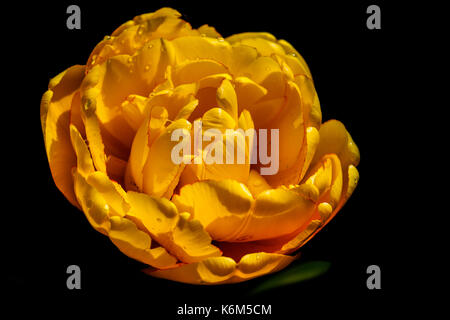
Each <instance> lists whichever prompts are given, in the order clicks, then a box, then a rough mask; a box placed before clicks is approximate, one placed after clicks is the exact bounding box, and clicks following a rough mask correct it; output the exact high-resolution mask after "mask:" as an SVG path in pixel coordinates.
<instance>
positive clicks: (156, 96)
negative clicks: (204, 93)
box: [146, 83, 197, 120]
mask: <svg viewBox="0 0 450 320" xmlns="http://www.w3.org/2000/svg"><path fill="white" fill-rule="evenodd" d="M196 92H197V85H196V84H195V83H193V84H184V85H179V86H177V87H176V88H173V89H165V90H161V91H159V92H156V93H152V94H150V97H149V98H148V102H147V105H146V110H147V112H148V111H149V110H151V109H152V108H153V107H156V106H159V107H164V108H165V109H166V110H167V112H168V118H169V119H171V120H175V118H176V117H177V115H178V114H179V113H180V112H181V110H182V109H183V108H184V107H185V106H186V105H187V104H189V103H191V102H193V101H194V100H196V98H195V94H196ZM194 109H195V108H194ZM191 113H192V111H191Z"/></svg>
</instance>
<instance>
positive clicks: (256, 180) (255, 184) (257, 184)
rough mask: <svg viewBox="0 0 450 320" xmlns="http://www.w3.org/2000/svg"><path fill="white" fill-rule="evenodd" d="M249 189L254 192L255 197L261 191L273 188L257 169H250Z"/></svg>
mask: <svg viewBox="0 0 450 320" xmlns="http://www.w3.org/2000/svg"><path fill="white" fill-rule="evenodd" d="M247 187H248V190H250V192H251V193H252V195H253V197H256V196H257V195H258V194H260V193H261V192H264V191H267V190H270V189H272V187H271V186H270V185H269V184H268V183H267V181H266V179H264V177H263V176H262V175H260V174H259V173H258V171H256V170H250V174H249V175H248V181H247Z"/></svg>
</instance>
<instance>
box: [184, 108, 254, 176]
mask: <svg viewBox="0 0 450 320" xmlns="http://www.w3.org/2000/svg"><path fill="white" fill-rule="evenodd" d="M242 114H244V115H245V114H247V116H245V119H246V120H245V121H244V120H241V122H242V123H243V124H245V125H246V126H247V128H251V126H252V125H253V123H252V121H251V116H250V114H248V112H246V113H241V115H242ZM242 119H243V118H242ZM237 123H239V120H238V121H235V119H234V118H232V117H231V115H230V114H229V113H228V112H227V111H225V110H224V109H222V108H212V109H210V110H208V111H207V112H206V113H205V114H204V115H203V118H202V137H200V138H202V139H203V142H202V144H201V147H202V149H200V144H198V150H196V152H195V153H194V160H193V163H191V164H188V165H187V167H190V169H189V170H190V171H189V172H190V173H194V174H195V176H196V177H197V179H198V180H207V179H214V180H221V179H234V180H237V181H239V182H246V181H247V179H248V174H249V170H250V161H249V150H248V141H249V138H248V137H249V135H248V134H247V135H246V132H245V131H243V130H244V128H241V129H243V130H235V129H236V125H237ZM194 128H195V126H194ZM247 128H245V129H247ZM194 131H195V129H194ZM250 133H251V134H253V132H250ZM195 134H196V133H195V132H194V138H195ZM197 134H200V133H197ZM207 139H209V140H208V141H207ZM193 145H194V148H195V143H193Z"/></svg>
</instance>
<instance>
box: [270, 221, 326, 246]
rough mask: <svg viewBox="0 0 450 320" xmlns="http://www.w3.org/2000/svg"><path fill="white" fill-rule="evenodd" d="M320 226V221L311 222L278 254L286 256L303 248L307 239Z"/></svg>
mask: <svg viewBox="0 0 450 320" xmlns="http://www.w3.org/2000/svg"><path fill="white" fill-rule="evenodd" d="M321 226H322V221H321V220H312V221H311V222H310V223H309V224H308V226H307V227H306V228H305V229H304V230H303V231H301V232H300V233H298V234H297V235H296V236H295V237H294V238H293V239H291V240H289V241H288V242H286V243H285V244H284V245H283V246H282V247H281V249H279V250H278V253H283V254H287V253H290V252H293V251H295V250H297V249H298V248H300V247H301V246H303V245H304V244H305V243H306V242H307V241H308V240H309V239H311V238H312V236H313V235H314V234H315V232H316V231H317V230H319V228H320V227H321Z"/></svg>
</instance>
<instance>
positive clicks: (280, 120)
mask: <svg viewBox="0 0 450 320" xmlns="http://www.w3.org/2000/svg"><path fill="white" fill-rule="evenodd" d="M284 110H285V112H281V113H280V114H279V116H278V117H277V118H276V119H275V120H273V121H272V122H271V123H270V128H271V129H278V130H279V144H278V147H279V152H278V155H279V171H278V173H277V174H275V175H268V176H267V177H266V180H267V182H269V184H270V185H272V186H279V185H280V184H282V182H284V179H281V178H283V176H286V171H288V172H289V173H290V170H291V169H292V168H293V167H294V168H295V173H298V174H297V176H299V175H300V174H301V165H302V163H301V160H303V159H302V152H304V151H305V150H306V149H305V148H303V146H304V145H305V141H304V139H305V136H306V128H305V125H304V121H303V110H302V104H301V97H300V92H299V90H298V87H297V85H296V84H295V83H293V82H288V91H287V101H286V105H285V106H284ZM267 136H268V137H271V135H269V134H268V135H267ZM269 145H271V144H269ZM299 159H300V163H299ZM297 182H298V181H293V182H291V183H297Z"/></svg>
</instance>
